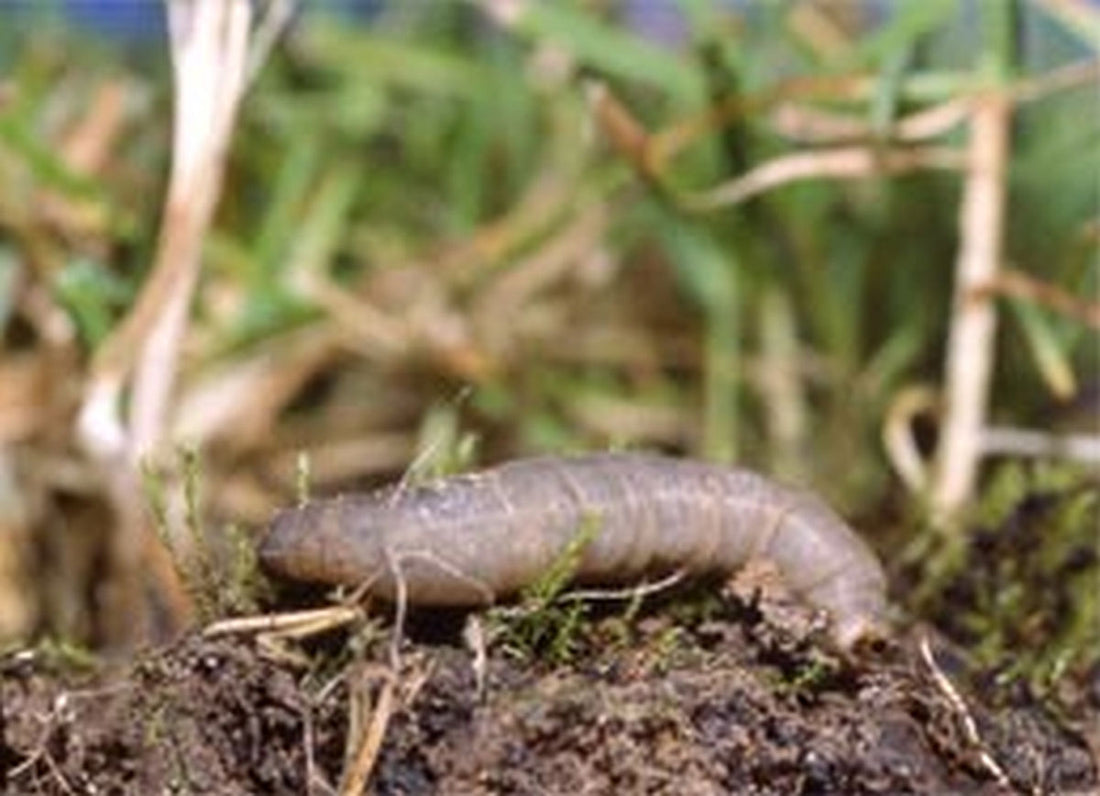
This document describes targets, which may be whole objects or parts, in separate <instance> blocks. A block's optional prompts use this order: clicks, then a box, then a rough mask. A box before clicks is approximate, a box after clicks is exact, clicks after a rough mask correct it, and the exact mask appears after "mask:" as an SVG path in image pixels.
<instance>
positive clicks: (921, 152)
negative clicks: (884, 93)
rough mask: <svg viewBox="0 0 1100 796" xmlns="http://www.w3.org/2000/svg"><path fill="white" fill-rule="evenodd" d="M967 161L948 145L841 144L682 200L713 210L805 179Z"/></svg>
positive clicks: (950, 166)
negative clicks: (902, 146) (845, 145)
mask: <svg viewBox="0 0 1100 796" xmlns="http://www.w3.org/2000/svg"><path fill="white" fill-rule="evenodd" d="M964 163H965V158H964V156H963V155H962V154H961V153H959V152H958V151H956V150H955V149H952V148H950V147H915V148H912V149H901V148H887V149H876V148H873V147H841V148H838V149H828V150H817V151H810V152H795V153H792V154H790V155H783V156H782V157H778V158H775V159H774V160H770V161H768V162H767V163H762V164H760V165H759V166H757V167H755V168H753V169H751V170H750V171H749V172H747V173H746V174H744V175H743V176H741V177H737V178H736V179H733V180H730V181H729V182H726V183H723V184H722V185H719V186H718V187H717V188H712V189H710V190H709V191H704V192H702V193H698V194H689V195H687V196H684V197H682V199H681V201H682V203H683V205H684V206H685V207H686V208H688V209H690V210H694V211H696V212H709V211H712V210H718V209H720V208H724V207H730V206H733V205H738V204H741V203H742V202H745V201H747V200H749V199H751V198H752V197H754V196H758V195H760V194H762V193H765V192H766V191H770V190H773V189H775V188H778V187H780V186H782V185H788V184H790V183H793V182H801V181H803V180H825V179H828V180H860V179H866V178H868V177H877V176H886V175H896V174H904V173H906V172H910V171H918V170H922V169H947V170H950V171H956V170H960V169H962V168H963V166H964Z"/></svg>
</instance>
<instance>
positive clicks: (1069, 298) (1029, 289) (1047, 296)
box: [970, 268, 1100, 329]
mask: <svg viewBox="0 0 1100 796" xmlns="http://www.w3.org/2000/svg"><path fill="white" fill-rule="evenodd" d="M970 295H971V297H972V298H973V300H975V301H981V300H983V299H987V298H988V297H989V296H993V295H996V296H1009V297H1012V298H1018V299H1023V300H1024V301H1029V302H1031V303H1033V304H1040V305H1042V306H1044V307H1047V308H1048V309H1051V310H1054V311H1055V312H1058V313H1061V314H1062V315H1065V316H1067V317H1069V318H1073V319H1075V320H1078V321H1080V322H1081V323H1083V324H1085V325H1086V326H1090V327H1092V328H1093V329H1100V302H1098V301H1089V300H1088V299H1086V298H1082V297H1080V296H1075V295H1073V294H1072V293H1070V292H1069V291H1067V290H1063V289H1062V288H1060V287H1058V286H1057V285H1052V284H1050V283H1049V282H1044V281H1042V280H1041V279H1036V278H1035V277H1033V276H1031V275H1030V274H1025V273H1024V272H1023V271H1018V270H1016V269H1013V268H1006V269H1004V270H1003V271H1001V272H1000V273H999V274H997V275H996V276H995V277H994V278H992V279H991V280H989V281H988V282H987V283H985V284H983V285H975V286H974V288H973V289H972V291H971V294H970Z"/></svg>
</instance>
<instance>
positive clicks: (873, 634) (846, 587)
mask: <svg viewBox="0 0 1100 796" xmlns="http://www.w3.org/2000/svg"><path fill="white" fill-rule="evenodd" d="M808 597H809V599H810V601H811V602H812V603H813V604H814V605H817V606H819V607H821V608H824V609H825V610H826V611H827V612H828V614H829V629H830V634H831V636H832V639H833V642H834V643H835V644H836V646H837V647H838V648H839V649H840V650H841V651H842V652H845V653H851V652H853V651H855V650H856V649H857V648H865V647H866V646H867V645H870V644H874V643H876V642H880V641H883V640H885V639H886V638H887V637H888V635H889V628H888V622H887V616H886V614H887V606H886V584H885V580H884V578H883V577H882V572H881V570H880V569H878V568H877V566H876V567H867V568H862V569H859V568H856V569H853V570H851V571H849V572H847V573H838V574H837V575H836V576H834V577H832V578H829V579H827V580H826V581H824V582H822V583H820V584H818V585H816V586H815V587H814V588H813V589H812V590H811V592H810V593H809V594H808Z"/></svg>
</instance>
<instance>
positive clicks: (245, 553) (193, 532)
mask: <svg viewBox="0 0 1100 796" xmlns="http://www.w3.org/2000/svg"><path fill="white" fill-rule="evenodd" d="M178 458H179V463H180V471H181V473H180V476H181V490H182V499H183V507H182V508H183V518H182V525H183V529H182V530H183V532H184V533H186V538H185V539H184V538H183V537H182V536H181V535H180V534H179V533H173V531H172V526H171V516H170V509H169V497H168V490H167V488H166V486H165V483H166V480H165V475H164V474H163V473H160V472H158V471H157V470H156V469H155V468H153V467H152V466H150V465H149V464H148V463H143V465H142V468H141V473H142V482H143V489H144V492H145V495H146V500H147V501H148V504H149V507H150V511H151V513H152V515H153V519H154V523H155V527H156V531H157V534H158V535H159V536H160V539H161V541H162V542H163V543H164V545H165V547H166V548H167V549H168V551H169V553H170V555H171V557H172V562H173V564H174V566H175V567H176V571H177V572H178V573H179V576H180V580H181V581H182V583H183V587H184V589H185V590H186V592H187V594H188V596H189V597H190V598H191V600H192V602H193V603H194V606H195V610H196V613H197V616H198V620H199V622H200V623H202V624H207V623H209V622H211V621H213V620H214V619H217V618H220V617H224V616H227V615H229V614H235V613H248V612H250V611H252V610H254V609H255V596H254V595H255V594H256V591H257V589H258V580H257V577H256V574H257V571H258V570H257V562H256V555H255V551H254V549H253V545H252V540H251V539H250V538H249V536H248V534H247V533H246V532H245V531H244V530H243V529H242V528H240V527H239V526H237V525H235V524H232V523H231V524H229V525H227V526H225V527H224V528H223V529H222V533H223V534H224V536H223V537H221V538H217V537H216V536H215V534H214V532H213V530H212V529H211V527H210V525H209V524H207V523H205V522H204V521H203V519H202V516H203V509H202V489H201V476H202V472H201V470H202V466H201V461H200V459H199V455H198V452H197V451H196V450H195V449H194V448H181V449H179V451H178ZM181 542H185V543H184V544H181Z"/></svg>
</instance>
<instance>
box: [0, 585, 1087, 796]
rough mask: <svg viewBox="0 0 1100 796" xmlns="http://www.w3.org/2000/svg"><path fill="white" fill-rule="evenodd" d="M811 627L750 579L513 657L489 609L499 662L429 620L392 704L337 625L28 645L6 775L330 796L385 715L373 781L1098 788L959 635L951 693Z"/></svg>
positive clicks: (1052, 725) (424, 619) (897, 654)
mask: <svg viewBox="0 0 1100 796" xmlns="http://www.w3.org/2000/svg"><path fill="white" fill-rule="evenodd" d="M654 603H655V604H654ZM586 610H593V609H586ZM559 618H560V617H559ZM572 619H576V616H575V615H573V614H569V615H568V620H569V621H571V620H572ZM815 624H816V622H815V618H814V617H812V616H810V615H809V614H808V613H807V612H806V610H805V609H802V608H800V607H799V606H797V605H796V604H795V603H793V602H792V601H789V600H788V599H787V598H786V597H785V596H783V595H780V596H773V595H770V594H769V593H768V592H767V590H764V591H761V589H759V588H757V587H756V586H746V585H745V584H744V583H741V584H740V585H737V586H735V587H731V588H727V589H726V590H724V591H723V592H722V596H721V597H717V596H712V597H711V598H709V599H707V598H702V599H700V598H699V597H698V596H696V597H689V598H686V599H681V598H680V597H677V596H672V597H668V598H662V599H661V600H658V601H651V604H649V605H647V607H646V609H645V611H643V612H640V613H638V614H636V615H631V614H630V613H629V612H626V613H624V609H623V608H622V607H621V606H619V607H603V608H601V609H600V614H599V615H597V616H591V615H590V616H587V617H586V621H584V622H582V623H581V624H580V625H579V626H578V628H576V629H575V630H573V631H571V632H569V635H568V636H567V637H565V636H563V635H562V634H561V633H560V632H559V631H562V630H564V631H569V628H568V627H558V628H552V629H551V630H552V631H553V633H551V634H550V635H549V637H552V638H554V639H556V641H559V642H560V641H561V639H562V638H563V637H565V638H567V641H568V644H567V645H562V644H560V643H556V644H554V645H547V644H543V655H544V657H543V658H541V659H540V658H534V659H533V658H530V657H519V656H517V655H515V654H514V653H515V649H516V644H515V640H516V639H517V638H520V636H519V635H516V631H517V629H522V628H521V627H520V626H519V625H517V624H516V623H515V621H514V620H512V623H511V624H500V623H499V620H498V621H497V622H491V623H489V624H488V625H485V624H484V623H483V625H482V627H483V629H484V628H485V627H489V628H494V627H495V628H496V632H495V634H492V633H491V634H490V635H491V636H492V637H493V638H494V639H495V640H494V641H493V642H492V643H490V644H489V646H488V650H487V651H488V655H487V659H486V662H485V665H484V666H483V667H482V666H479V663H478V660H479V659H478V656H477V655H475V654H474V652H472V651H471V649H469V648H467V645H464V644H463V642H462V638H463V636H464V635H465V636H467V637H469V635H470V634H469V632H468V629H469V625H467V632H465V633H464V632H463V623H462V622H461V621H460V620H459V619H457V618H455V617H453V616H442V617H441V616H439V615H432V614H425V615H419V616H414V617H412V619H411V622H410V625H409V627H408V632H407V634H406V639H405V644H404V645H403V648H402V651H401V654H400V665H401V676H400V678H398V679H397V680H396V681H395V682H396V683H397V685H396V687H395V689H394V691H393V694H394V697H395V698H394V700H393V703H392V706H393V709H392V711H387V710H385V706H384V704H383V706H382V707H381V708H379V707H378V706H379V704H380V702H384V700H379V695H380V694H381V692H382V691H383V690H384V688H383V684H384V683H385V682H387V671H390V669H389V666H388V665H387V661H389V660H390V658H389V652H390V651H389V644H388V641H387V640H386V638H385V637H384V635H379V634H377V633H376V634H375V635H374V636H373V639H374V640H373V641H371V640H370V638H371V637H370V636H369V635H366V634H364V633H363V632H360V633H358V634H356V635H354V636H352V641H351V643H348V640H349V639H348V636H347V635H345V634H342V633H335V634H329V637H328V638H327V639H324V640H322V641H320V642H318V641H314V642H310V644H311V645H312V646H307V648H306V649H305V652H308V656H307V655H302V656H300V657H299V658H298V660H292V659H289V658H287V657H286V656H285V654H274V653H272V652H271V651H270V648H269V646H268V645H267V644H266V643H264V642H260V641H257V639H256V638H255V637H254V636H252V635H238V636H229V637H225V638H215V639H208V638H203V637H202V636H200V635H197V634H196V635H191V636H188V637H186V638H184V639H182V640H180V641H179V642H177V643H176V644H174V645H172V646H169V647H167V648H162V649H158V650H154V651H150V652H147V653H145V654H143V655H141V656H139V657H138V659H137V660H136V661H135V662H134V663H133V664H131V665H129V666H127V667H125V668H124V669H122V670H121V671H119V672H115V673H112V674H108V673H105V672H103V671H100V672H98V673H96V674H94V675H86V676H85V677H83V678H73V677H61V676H59V675H58V673H57V672H56V671H54V670H53V669H52V667H51V666H50V663H49V658H48V656H45V655H43V654H33V655H32V654H30V653H24V654H22V655H15V656H10V657H8V658H7V659H6V660H5V662H4V665H3V674H2V682H0V685H2V695H3V714H2V715H3V727H2V730H3V736H2V739H3V740H2V745H0V762H2V767H3V772H4V774H3V776H4V784H5V787H6V789H7V792H10V793H28V794H30V793H49V794H53V793H135V794H136V793H140V794H150V793H204V794H246V793H317V794H323V793H332V792H336V789H337V788H338V787H339V783H340V781H341V777H342V776H344V775H345V770H346V767H345V759H350V758H351V757H354V756H355V754H357V753H363V752H364V750H363V749H362V748H361V745H360V744H350V745H349V744H348V743H347V739H348V737H349V726H357V727H365V726H368V725H370V724H371V722H372V721H374V722H376V725H377V726H376V727H375V730H376V731H379V730H384V732H382V734H381V735H379V734H378V733H377V732H376V733H375V737H379V738H381V746H380V749H379V751H378V755H377V758H376V759H375V760H374V761H373V766H371V770H370V786H369V788H368V790H370V791H372V792H375V793H380V794H421V793H445V794H463V793H515V794H542V793H546V794H566V793H569V794H573V793H593V794H598V793H608V794H610V793H616V794H623V793H627V794H634V793H669V794H672V793H676V794H720V793H737V794H769V793H776V794H779V793H783V794H791V793H844V794H854V793H889V794H898V793H922V794H926V793H948V792H950V793H976V794H986V793H988V794H994V793H1006V792H1014V791H1018V792H1024V793H1092V792H1097V787H1098V774H1097V765H1096V762H1095V759H1094V756H1093V754H1092V753H1090V749H1089V744H1090V741H1089V739H1088V738H1086V737H1085V734H1084V733H1083V732H1081V731H1080V730H1077V731H1074V730H1073V729H1071V728H1070V727H1067V726H1064V725H1065V724H1066V722H1065V721H1063V722H1056V721H1055V720H1054V719H1052V718H1051V717H1050V716H1049V715H1048V714H1047V712H1045V711H1044V710H1043V709H1042V708H1041V707H1040V706H1038V705H1035V704H1018V705H1014V706H1008V707H1000V708H998V709H993V708H990V707H988V706H986V705H984V704H983V703H982V702H981V700H979V699H978V698H977V697H976V696H974V695H973V694H970V693H967V692H966V689H965V687H964V685H963V683H964V682H965V680H966V678H965V673H964V672H963V670H962V669H960V668H959V667H958V665H957V664H958V660H957V658H956V656H954V655H952V654H951V653H950V651H949V650H947V649H945V648H943V647H942V646H939V648H938V649H937V648H936V647H937V645H936V644H933V645H931V646H932V648H933V649H934V651H935V659H936V661H937V667H938V668H939V673H940V675H941V676H942V678H946V681H948V682H950V683H953V684H954V685H953V686H951V687H948V688H945V687H944V685H943V682H944V680H942V679H941V680H940V681H939V682H937V676H936V675H935V674H934V673H933V670H932V668H931V667H930V666H929V665H928V662H927V660H926V659H925V657H924V656H923V655H922V654H921V653H920V652H919V649H918V644H919V638H920V636H921V634H920V633H918V632H917V631H911V632H910V633H908V634H907V635H906V637H905V638H903V639H901V640H898V641H896V642H891V643H890V644H888V645H886V647H885V649H880V650H877V651H874V652H869V653H867V654H866V655H865V656H861V657H860V659H859V660H857V661H856V662H855V663H852V664H850V663H845V662H843V661H841V660H840V659H838V658H837V657H835V656H833V655H831V654H829V653H827V652H825V651H823V649H822V647H821V646H820V644H818V643H817V641H818V639H819V636H820V633H819V631H820V628H819V627H815ZM372 627H375V628H376V629H377V627H378V625H377V624H375V625H372ZM555 633H556V634H557V635H554V634H555ZM544 635H545V634H544ZM526 637H527V638H530V636H529V635H528V636H526ZM476 646H477V645H474V648H475V649H476ZM551 652H553V653H554V654H556V655H557V656H558V657H560V658H563V659H564V660H562V661H561V662H557V663H552V662H549V661H548V660H547V659H546V657H545V656H547V655H549V654H550V653H551ZM479 670H480V671H481V676H479ZM479 680H480V683H479ZM349 684H353V685H352V686H351V687H350V688H349ZM953 688H957V689H958V690H959V692H961V699H962V700H963V701H959V700H958V699H956V698H955V697H954V696H953V695H952V689H953ZM349 692H350V698H349ZM355 697H366V699H361V700H360V699H356V698H355ZM355 705H361V706H362V707H361V709H356V708H355V707H354V706H355ZM1093 718H1095V715H1094V716H1093ZM349 719H350V720H351V721H350V723H349ZM381 719H388V724H384V725H383V724H382V723H381ZM968 721H972V722H973V730H974V732H968V730H967V722H968ZM1070 724H1072V722H1071V723H1070ZM352 732H353V733H354V735H353V736H352V737H355V738H362V737H366V736H369V735H370V733H369V732H367V733H361V732H360V731H359V730H358V729H355V730H353V731H352ZM1091 743H1093V744H1095V739H1093V740H1092V741H1091ZM349 746H350V751H349V749H348V747H349ZM366 752H367V753H366V754H364V755H363V757H364V758H365V759H367V760H369V758H370V754H369V743H368V749H367V750H366ZM361 762H362V761H361ZM999 778H1001V782H1000V783H999V782H998V779H999Z"/></svg>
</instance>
